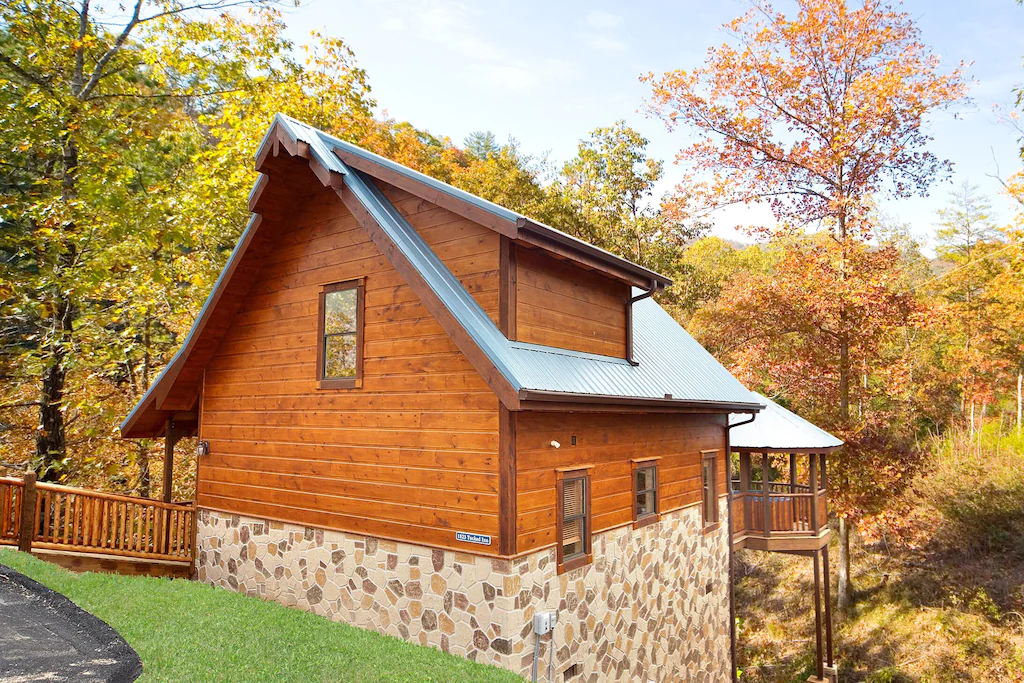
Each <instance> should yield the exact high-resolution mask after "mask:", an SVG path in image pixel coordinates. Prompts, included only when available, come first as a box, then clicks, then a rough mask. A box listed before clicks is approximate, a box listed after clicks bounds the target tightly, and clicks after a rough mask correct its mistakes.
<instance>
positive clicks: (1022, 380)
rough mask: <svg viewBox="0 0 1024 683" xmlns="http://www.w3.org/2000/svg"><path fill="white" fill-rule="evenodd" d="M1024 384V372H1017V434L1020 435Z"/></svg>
mask: <svg viewBox="0 0 1024 683" xmlns="http://www.w3.org/2000/svg"><path fill="white" fill-rule="evenodd" d="M1022 384H1024V373H1021V372H1018V373H1017V436H1020V418H1021V389H1022V388H1024V387H1022Z"/></svg>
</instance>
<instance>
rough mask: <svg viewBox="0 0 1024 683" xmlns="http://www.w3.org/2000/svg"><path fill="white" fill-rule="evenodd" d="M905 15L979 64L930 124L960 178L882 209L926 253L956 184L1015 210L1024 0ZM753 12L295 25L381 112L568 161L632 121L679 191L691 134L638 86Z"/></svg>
mask: <svg viewBox="0 0 1024 683" xmlns="http://www.w3.org/2000/svg"><path fill="white" fill-rule="evenodd" d="M791 7H792V4H791V3H790V2H789V1H788V0H780V1H779V2H778V3H777V4H776V8H777V9H780V10H783V11H787V10H788V9H789V8H791ZM902 7H903V9H904V10H905V11H906V12H908V13H909V14H910V15H911V16H912V17H914V19H915V20H916V21H917V24H918V26H919V27H920V29H921V33H922V39H923V41H924V42H925V44H926V45H929V46H930V47H931V48H932V50H933V51H934V52H935V53H936V54H938V55H939V56H940V57H941V58H942V60H943V64H944V65H945V66H946V67H948V68H952V67H953V66H955V65H956V64H957V63H959V62H961V61H964V62H968V63H970V68H969V69H968V74H969V75H970V77H971V79H972V83H971V93H970V95H971V102H970V103H969V104H965V105H963V106H958V107H957V108H956V109H955V110H954V111H950V112H941V113H938V114H936V115H934V116H932V117H930V119H929V120H928V124H927V130H928V132H929V134H931V135H932V136H933V137H934V142H933V143H932V144H931V147H930V149H931V150H932V151H933V152H934V153H935V154H937V155H938V156H939V157H940V158H944V159H949V160H950V161H952V162H953V165H954V178H953V180H952V181H949V182H945V183H942V184H937V185H935V186H933V187H932V189H931V192H930V195H929V196H928V197H924V198H914V199H904V200H899V201H883V202H882V210H883V211H884V212H885V213H886V214H887V215H888V216H889V217H890V218H891V219H892V220H895V221H898V222H901V223H906V224H908V225H909V227H910V230H911V234H912V235H914V236H915V237H916V238H917V239H918V241H920V242H921V243H922V245H923V246H924V247H925V249H926V251H929V252H930V251H931V249H932V247H933V245H934V240H933V235H934V232H935V222H936V217H935V212H936V210H937V209H939V208H940V207H942V206H943V205H944V204H945V203H946V201H947V198H948V193H949V191H950V190H951V189H952V186H953V185H952V183H960V182H963V181H964V180H967V181H969V182H971V183H973V184H976V185H978V186H980V188H981V191H982V193H983V194H985V195H988V196H989V197H990V198H991V199H992V204H993V208H994V214H995V217H996V218H997V219H999V220H1007V219H1008V218H1009V216H1010V215H1011V211H1012V206H1013V205H1012V203H1011V202H1010V200H1009V199H1007V198H1005V197H1003V196H1001V186H1000V185H999V183H998V181H997V180H995V179H994V178H993V177H991V176H993V175H997V174H1001V175H1002V176H1003V177H1006V176H1008V175H1009V174H1010V173H1012V172H1013V171H1015V170H1017V169H1018V168H1019V166H1020V158H1019V156H1018V149H1019V145H1018V142H1017V137H1018V134H1017V133H1016V132H1015V131H1014V130H1013V129H1012V128H1011V127H1009V126H1008V125H1007V124H1006V123H1004V122H1001V121H1000V116H999V115H998V114H997V113H995V111H994V109H993V108H994V107H996V106H999V107H1002V108H1003V109H1004V110H1005V109H1007V108H1009V106H1010V105H1012V103H1013V99H1014V98H1013V93H1012V90H1013V88H1014V87H1016V86H1018V85H1020V84H1021V83H1024V63H1022V58H1024V40H1021V37H1022V36H1024V7H1020V6H1019V5H1017V4H1016V3H1015V2H1014V1H1013V0H973V1H972V2H969V3H965V2H963V1H962V0H955V1H951V0H906V1H905V2H904V3H903V5H902ZM748 8H749V4H748V3H747V2H745V1H744V0H712V1H708V0H687V1H685V2H638V1H634V2H629V3H622V2H600V1H599V2H580V1H571V2H553V1H551V0H548V1H546V2H543V1H539V0H516V1H514V2H498V1H493V0H488V1H486V2H482V1H480V0H478V1H477V2H469V1H464V0H304V2H303V4H302V5H301V6H300V7H299V8H297V9H294V10H288V11H287V12H286V16H285V21H286V22H287V24H288V27H289V28H288V33H289V37H290V38H292V39H293V40H294V41H295V42H296V43H297V44H301V43H304V42H306V41H308V37H309V33H310V31H314V30H316V31H320V32H321V33H324V34H326V35H333V36H338V37H341V38H342V39H344V40H345V41H346V42H347V43H348V44H349V46H350V47H351V48H352V49H353V50H354V51H355V54H356V58H357V60H358V62H359V64H360V66H361V67H363V68H364V69H366V71H367V73H368V77H369V82H370V86H371V88H372V90H373V93H372V94H373V96H374V98H375V99H376V100H377V102H378V104H379V105H380V107H381V108H382V109H383V110H386V111H387V113H388V114H389V115H390V116H393V117H395V118H397V119H399V120H406V121H409V122H411V123H412V124H413V125H415V126H417V127H419V128H424V129H426V130H429V131H430V132H431V133H433V134H435V135H440V136H448V137H449V138H451V139H452V140H453V141H454V142H456V143H461V141H462V140H463V139H464V138H465V137H466V136H467V135H469V134H470V133H472V132H474V131H479V130H490V131H493V132H494V133H495V135H496V136H497V137H498V139H499V140H505V139H507V138H508V137H510V136H511V137H514V138H515V139H516V140H518V141H519V143H520V145H521V147H522V149H523V151H525V152H527V153H530V154H533V155H535V156H542V155H544V154H547V155H548V158H549V160H550V161H552V162H556V163H558V164H561V163H562V162H564V161H566V160H567V159H570V158H571V157H573V156H574V155H575V153H576V148H577V145H578V144H579V141H580V140H581V139H583V138H585V137H586V136H587V135H588V133H589V132H590V131H591V130H593V129H594V128H597V127H599V126H607V125H610V124H611V123H613V122H614V121H616V120H618V119H625V120H626V121H627V122H628V123H629V124H630V125H631V126H633V127H634V128H636V129H637V130H638V131H640V132H641V133H642V134H643V135H644V136H645V137H646V138H648V139H649V140H650V145H649V147H648V152H649V153H650V155H651V156H653V157H655V158H659V159H663V160H665V161H666V166H665V168H666V177H665V180H664V181H663V182H662V183H661V184H660V186H659V187H658V188H657V189H658V193H659V194H661V193H663V192H667V191H669V190H671V188H672V187H673V186H674V185H675V184H676V183H677V182H678V179H679V177H680V174H681V170H680V169H679V168H678V167H676V166H675V165H674V164H673V163H672V161H673V159H674V157H675V155H676V153H677V152H678V151H679V150H680V149H681V148H683V147H685V146H686V145H687V143H688V141H689V140H690V139H691V138H690V137H689V133H688V132H687V131H685V130H677V131H675V132H672V133H669V132H667V131H666V130H665V126H664V124H663V123H662V122H661V121H660V120H658V119H656V118H652V117H650V116H648V115H647V114H645V113H644V111H643V107H644V104H645V101H646V100H647V98H648V97H649V94H650V86H649V85H648V84H645V83H641V82H640V80H639V77H640V75H641V74H646V73H649V72H653V73H655V74H661V73H664V72H665V71H669V70H674V69H690V68H693V67H696V66H698V65H700V64H701V63H702V62H703V60H704V58H705V55H706V53H707V50H708V48H709V47H711V46H714V45H719V44H721V43H723V42H725V41H726V40H727V36H726V34H725V33H724V32H723V31H722V30H721V25H722V24H723V23H725V22H726V21H729V20H731V19H733V18H735V17H737V16H739V15H740V14H742V13H743V12H745V11H746V10H747V9H748ZM770 221H771V218H770V213H769V212H768V211H767V209H765V208H762V207H752V208H744V207H738V208H733V209H729V210H726V211H722V212H720V213H719V214H717V215H716V216H715V228H714V231H713V232H714V233H715V234H717V235H719V236H721V237H725V238H727V239H733V240H738V241H751V238H750V237H749V236H747V235H746V234H745V233H743V232H738V231H737V230H736V226H737V225H744V224H764V223H766V222H770ZM556 227H557V226H556Z"/></svg>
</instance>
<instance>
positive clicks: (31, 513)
mask: <svg viewBox="0 0 1024 683" xmlns="http://www.w3.org/2000/svg"><path fill="white" fill-rule="evenodd" d="M24 481H25V484H24V486H23V487H22V489H21V520H20V521H21V525H20V526H19V528H18V550H20V551H21V552H23V553H27V552H30V551H31V550H32V538H33V537H34V536H35V528H34V526H35V525H34V522H35V519H36V473H35V472H33V471H31V470H30V471H28V472H26V473H25V477H24Z"/></svg>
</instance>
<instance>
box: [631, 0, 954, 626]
mask: <svg viewBox="0 0 1024 683" xmlns="http://www.w3.org/2000/svg"><path fill="white" fill-rule="evenodd" d="M753 4H754V8H753V9H752V10H751V11H750V12H749V13H747V14H746V15H744V16H743V17H740V18H739V19H737V20H735V21H733V22H731V23H729V24H727V25H726V29H727V30H728V31H730V33H731V34H732V36H733V38H734V41H735V43H736V45H735V46H733V45H730V44H725V45H722V46H720V47H717V48H713V49H711V50H710V51H709V53H708V58H707V61H706V62H705V64H704V66H702V67H698V68H697V69H694V70H692V71H683V70H679V71H672V72H668V73H666V74H664V75H663V76H661V77H660V78H655V76H654V74H648V75H647V76H646V77H645V78H644V80H646V81H647V82H650V83H651V84H652V88H653V90H652V99H651V102H650V109H651V111H652V112H653V113H655V114H656V115H658V116H660V117H661V118H662V119H663V120H664V121H665V123H666V125H667V126H668V128H669V129H673V128H676V127H677V126H679V125H680V124H686V125H689V126H690V127H692V128H693V129H695V130H696V131H697V132H698V133H699V134H700V135H701V136H702V137H701V139H700V140H698V141H697V142H696V143H694V144H693V145H691V146H689V147H687V148H685V149H683V150H682V151H681V152H680V153H679V156H678V161H679V162H682V163H686V164H688V166H689V172H688V174H687V176H686V177H685V179H684V181H683V183H682V184H681V186H680V192H679V193H678V194H677V197H680V198H682V197H685V199H686V200H687V201H688V202H696V203H697V204H698V205H703V206H707V207H712V208H717V207H722V206H725V205H729V204H733V203H737V202H743V203H752V202H767V203H768V204H769V205H770V206H771V208H772V210H773V212H774V214H775V217H776V219H777V220H778V222H779V226H778V227H777V228H774V229H770V230H767V232H768V233H769V234H779V233H782V232H787V231H789V232H792V231H795V230H797V229H799V228H802V227H805V226H810V225H816V226H819V227H821V228H823V229H824V230H825V231H827V233H828V234H829V235H831V237H832V239H833V240H834V244H835V246H836V247H837V248H838V249H839V252H838V260H837V261H836V263H837V264H838V268H839V271H838V273H839V275H840V283H842V282H843V281H845V280H848V279H852V280H857V279H863V278H861V275H862V274H860V273H857V272H856V270H854V268H855V267H856V263H857V260H856V259H855V258H854V256H855V255H856V251H855V250H857V249H858V248H859V246H860V245H861V244H863V243H864V241H865V240H866V239H867V238H868V237H869V236H870V234H871V228H872V223H871V220H870V216H871V202H870V199H871V198H872V197H873V196H875V195H877V194H879V193H887V194H889V195H891V196H894V197H908V196H911V195H914V194H919V193H923V192H925V191H926V190H927V188H928V187H929V185H930V184H931V183H932V181H933V180H934V179H935V178H936V177H939V176H941V175H942V174H944V173H947V172H948V171H949V168H950V166H949V164H948V162H944V161H941V160H940V159H938V158H936V157H935V156H934V155H933V154H932V153H930V152H929V151H928V150H927V144H928V142H929V141H930V138H929V136H928V135H927V133H926V132H925V130H924V128H923V126H922V123H923V121H924V117H925V116H926V115H927V114H928V113H929V112H932V111H934V110H936V109H942V108H946V107H949V106H950V105H952V103H954V102H956V101H957V100H960V99H961V98H963V97H964V96H965V93H966V83H965V82H964V76H963V67H962V66H961V67H958V68H956V69H954V70H953V71H952V72H950V73H948V74H943V73H941V72H940V70H939V67H940V65H939V59H938V57H936V56H935V55H933V54H932V53H931V52H930V51H929V50H928V48H927V47H926V46H924V45H923V44H922V43H921V42H920V36H919V31H918V29H917V27H916V26H915V25H914V23H913V21H912V19H911V18H910V16H909V15H907V14H906V13H903V12H899V11H897V10H895V9H893V8H892V6H890V5H889V4H887V3H885V2H883V1H882V0H865V1H864V3H863V4H861V5H857V6H852V7H851V6H849V5H848V4H847V2H845V0H798V2H797V6H798V12H797V14H796V16H795V17H794V18H792V19H790V18H787V17H786V16H784V15H783V14H782V13H779V12H776V11H775V10H774V9H772V7H771V6H770V5H769V4H768V3H767V2H765V1H764V0H754V3H753ZM694 188H697V189H696V190H694ZM683 190H685V193H686V194H685V195H684V194H683ZM680 201H681V199H680ZM850 286H854V285H852V284H851V285H850ZM845 287H846V285H841V286H840V287H839V290H838V291H843V289H844V288H845ZM832 301H833V303H834V304H835V305H837V308H835V309H834V313H835V315H836V321H835V322H836V325H835V326H834V328H833V329H832V333H833V336H834V341H835V343H834V344H830V345H829V346H828V348H829V349H830V353H829V355H828V356H827V357H825V358H821V357H818V360H817V362H818V363H822V364H825V365H823V366H820V367H818V368H816V371H817V370H820V371H821V372H820V374H822V376H823V377H827V378H828V379H829V381H830V382H832V383H833V385H832V386H830V387H828V388H826V387H825V386H824V385H823V386H822V388H821V389H820V391H821V392H822V394H823V397H824V396H827V395H829V394H833V393H834V398H835V400H836V402H837V404H838V410H837V412H836V417H835V419H836V423H835V425H829V426H837V427H838V426H841V427H842V428H843V430H844V431H845V430H847V429H848V428H849V427H848V423H849V422H850V419H851V415H850V397H851V385H852V384H853V376H854V369H855V368H854V362H855V361H854V358H853V357H852V356H851V347H852V346H853V345H854V344H856V343H857V340H856V337H857V336H859V335H860V334H861V332H860V331H859V330H858V329H857V328H856V327H855V326H853V325H852V324H851V323H852V318H853V315H854V312H853V311H851V310H848V309H847V308H846V303H845V301H844V299H842V298H838V297H833V299H832ZM825 367H830V368H831V370H829V371H828V372H827V373H826V372H824V370H825ZM833 370H834V372H833ZM811 374H819V373H818V372H812V373H811ZM833 389H834V392H833ZM829 398H832V396H829ZM864 476H869V474H868V473H864ZM850 512H851V511H847V512H845V513H843V514H842V516H841V520H840V521H841V524H840V537H841V538H840V546H841V550H840V562H839V565H840V566H839V576H840V584H839V599H840V604H842V605H844V606H845V605H847V604H849V602H850V586H849V530H848V526H849V524H848V523H849V522H852V517H851V514H850Z"/></svg>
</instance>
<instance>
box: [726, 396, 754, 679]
mask: <svg viewBox="0 0 1024 683" xmlns="http://www.w3.org/2000/svg"><path fill="white" fill-rule="evenodd" d="M756 418H757V413H753V414H752V415H751V416H750V419H749V420H744V421H743V422H737V423H736V424H732V425H731V424H728V419H729V418H728V417H726V425H725V480H726V490H727V491H728V492H729V495H728V497H727V499H728V501H729V510H728V515H726V527H727V528H728V534H729V651H730V652H731V653H732V657H731V659H732V667H731V668H732V683H737V680H738V679H737V677H736V600H735V597H736V596H735V595H734V593H735V586H736V573H735V570H734V569H733V561H732V554H733V550H732V536H733V532H732V507H733V506H732V440H731V439H730V438H729V437H730V433H729V430H731V429H732V428H733V427H739V426H741V425H748V424H750V423H751V422H753V421H754V420H755V419H756Z"/></svg>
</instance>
